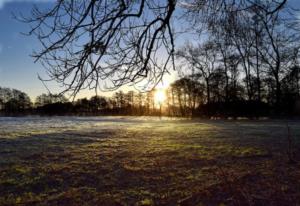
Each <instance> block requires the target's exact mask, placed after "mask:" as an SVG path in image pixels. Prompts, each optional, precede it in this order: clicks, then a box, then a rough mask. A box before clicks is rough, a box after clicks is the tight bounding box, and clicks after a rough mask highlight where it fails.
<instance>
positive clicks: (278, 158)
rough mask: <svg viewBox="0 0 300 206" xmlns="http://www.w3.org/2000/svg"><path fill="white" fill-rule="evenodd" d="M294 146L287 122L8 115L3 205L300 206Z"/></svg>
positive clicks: (294, 127) (1, 142) (3, 135)
mask: <svg viewBox="0 0 300 206" xmlns="http://www.w3.org/2000/svg"><path fill="white" fill-rule="evenodd" d="M289 125H290V128H291V133H292V137H293V151H294V153H295V154H294V159H295V160H298V161H299V162H300V158H299V156H298V154H299V149H300V144H299V143H300V142H299V137H300V122H296V121H294V122H293V121H290V122H289ZM287 148H288V141H287V127H286V121H246V120H243V121H220V120H218V121H209V120H206V121H204V120H182V119H181V120H180V119H168V118H163V119H162V120H160V119H159V118H142V117H106V118H98V117H94V118H91V117H86V118H84V117H80V118H79V117H78V118H74V117H52V118H38V117H29V118H0V205H16V204H17V205H72V206H73V205H80V206H82V205H104V206H105V205H220V204H224V205H266V204H267V205H297V204H298V205H299V204H300V173H299V171H300V170H299V169H300V168H299V166H300V164H298V163H294V164H290V163H289V162H288V158H287V157H288V156H287V154H286V152H287Z"/></svg>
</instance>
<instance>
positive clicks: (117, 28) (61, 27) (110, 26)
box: [22, 0, 286, 95]
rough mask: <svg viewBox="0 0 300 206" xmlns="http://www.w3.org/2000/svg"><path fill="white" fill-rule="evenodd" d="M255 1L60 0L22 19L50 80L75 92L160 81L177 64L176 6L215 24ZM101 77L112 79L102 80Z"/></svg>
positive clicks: (268, 9)
mask: <svg viewBox="0 0 300 206" xmlns="http://www.w3.org/2000/svg"><path fill="white" fill-rule="evenodd" d="M267 2H268V4H269V5H272V6H271V7H265V6H264V5H261V4H260V6H261V7H262V9H264V10H265V11H266V12H267V13H268V14H272V13H274V12H276V11H277V10H279V9H281V8H282V7H284V5H285V4H286V0H281V1H278V0H276V1H275V0H272V1H267ZM256 4H257V1H255V0H237V1H235V0H186V1H183V2H180V3H177V1H176V0H163V1H159V0H138V1H129V0H118V1H108V0H91V1H76V0H68V1H67V0H60V1H57V2H56V3H55V5H54V6H53V7H52V8H50V9H49V10H45V11H41V10H39V9H38V8H37V7H36V8H34V9H33V10H32V14H31V17H30V18H22V20H23V21H24V22H26V23H30V25H31V30H30V32H29V35H34V36H36V37H37V39H38V40H39V41H40V43H41V45H42V49H41V50H40V51H37V52H35V53H34V54H33V56H34V57H35V59H36V61H41V62H42V64H43V65H44V66H45V67H46V68H47V71H48V74H49V77H50V79H49V80H55V81H57V82H58V83H60V84H62V85H63V86H64V87H65V91H71V92H72V94H73V95H75V94H76V93H77V92H78V91H80V90H81V89H84V88H90V89H95V90H96V91H97V90H98V89H99V88H100V89H103V87H104V89H116V88H119V87H120V86H122V85H124V84H128V83H132V84H134V83H138V82H141V81H143V80H144V79H146V80H147V85H155V84H156V83H157V82H159V81H160V80H161V78H162V76H163V75H164V74H165V73H166V72H168V71H169V70H170V69H171V68H175V66H174V49H175V41H174V27H173V26H172V19H173V17H174V13H175V12H174V11H175V9H176V8H179V7H180V8H183V9H184V10H185V11H186V12H187V16H189V14H190V13H193V14H195V13H196V15H197V17H199V18H201V19H202V20H203V21H202V22H205V23H207V25H208V27H212V25H213V21H212V19H213V18H215V17H216V16H218V17H222V15H223V11H224V10H226V9H227V8H234V9H235V10H236V11H239V10H244V9H248V8H250V7H252V6H253V5H256ZM199 11H201V12H202V13H200V12H199ZM209 20H210V21H209ZM161 56H164V58H163V59H162V58H161ZM102 80H109V83H108V84H100V81H102ZM103 85H104V86H103ZM101 86H102V87H101Z"/></svg>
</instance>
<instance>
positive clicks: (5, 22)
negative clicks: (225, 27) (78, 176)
mask: <svg viewBox="0 0 300 206" xmlns="http://www.w3.org/2000/svg"><path fill="white" fill-rule="evenodd" d="M53 1H54V0H0V25H1V28H0V86H1V87H11V88H15V89H19V90H22V91H24V92H26V93H27V94H29V95H30V97H31V98H32V99H33V100H34V98H35V97H36V96H37V95H39V94H41V93H46V92H47V90H46V89H45V87H44V86H43V84H42V82H41V81H39V80H38V78H37V74H40V75H41V76H43V77H47V76H46V73H45V70H44V68H43V67H42V66H41V65H40V64H39V63H34V62H33V61H34V59H33V58H32V57H30V54H31V53H32V51H33V50H36V49H38V48H39V43H38V41H37V40H36V39H35V38H34V37H28V36H24V35H22V34H21V32H26V31H28V30H29V25H26V24H24V23H21V22H18V21H17V20H15V19H14V18H13V15H12V13H15V14H18V13H23V14H24V15H29V13H30V10H31V8H32V6H33V5H34V4H36V5H38V6H39V7H42V8H47V7H51V5H52V3H51V2H53ZM290 3H291V4H292V5H293V6H294V7H297V8H299V7H300V0H290ZM182 41H184V40H182ZM48 86H49V88H51V91H54V92H56V91H59V87H58V86H57V85H56V83H55V82H52V83H48ZM92 94H93V92H84V93H82V94H81V95H80V96H91V95H92Z"/></svg>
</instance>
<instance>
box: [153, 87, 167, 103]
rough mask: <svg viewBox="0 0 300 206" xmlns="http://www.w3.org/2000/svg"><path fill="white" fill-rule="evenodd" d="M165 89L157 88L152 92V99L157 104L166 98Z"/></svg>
mask: <svg viewBox="0 0 300 206" xmlns="http://www.w3.org/2000/svg"><path fill="white" fill-rule="evenodd" d="M166 98H167V97H166V91H165V89H158V90H156V91H155V94H154V101H155V103H156V104H157V105H161V104H163V103H164V101H165V100H166Z"/></svg>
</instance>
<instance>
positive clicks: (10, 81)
mask: <svg viewBox="0 0 300 206" xmlns="http://www.w3.org/2000/svg"><path fill="white" fill-rule="evenodd" d="M33 2H34V1H32V2H26V1H9V0H6V1H3V0H0V25H1V29H0V86H2V87H11V88H16V89H20V90H22V91H24V92H26V93H28V94H29V95H30V96H31V97H35V96H36V95H38V94H41V93H43V92H46V90H45V88H44V87H43V85H42V83H41V82H40V81H39V80H38V78H37V73H39V74H41V75H44V74H45V71H44V69H43V68H42V66H41V65H40V64H39V63H33V58H32V57H30V54H31V53H32V51H33V49H36V48H38V47H39V44H38V42H37V40H36V39H34V37H28V36H24V35H22V34H21V32H26V31H28V29H29V26H28V25H26V24H24V23H21V22H19V21H17V20H15V19H14V18H13V15H12V13H15V14H18V13H19V12H22V13H23V14H24V15H29V12H30V10H31V8H32V6H33ZM42 2H47V3H41V2H39V3H38V4H39V5H40V6H42V7H45V8H46V7H48V6H51V4H49V2H48V1H46V0H45V1H42ZM35 3H37V2H35Z"/></svg>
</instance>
